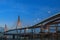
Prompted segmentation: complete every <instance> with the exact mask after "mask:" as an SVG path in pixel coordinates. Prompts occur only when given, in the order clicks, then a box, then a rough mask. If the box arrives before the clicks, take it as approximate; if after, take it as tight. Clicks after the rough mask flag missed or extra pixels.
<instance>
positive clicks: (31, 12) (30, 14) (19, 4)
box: [0, 0, 60, 28]
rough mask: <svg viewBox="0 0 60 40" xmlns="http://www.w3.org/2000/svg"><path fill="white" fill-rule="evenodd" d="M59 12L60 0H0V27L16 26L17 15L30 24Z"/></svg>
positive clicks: (23, 21)
mask: <svg viewBox="0 0 60 40" xmlns="http://www.w3.org/2000/svg"><path fill="white" fill-rule="evenodd" d="M59 12H60V0H0V27H4V25H5V24H7V27H8V28H16V22H17V17H18V16H20V20H21V24H22V26H23V27H26V26H31V25H34V24H36V23H38V22H41V21H42V20H44V19H46V18H48V17H50V16H52V15H54V14H57V13H59Z"/></svg>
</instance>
